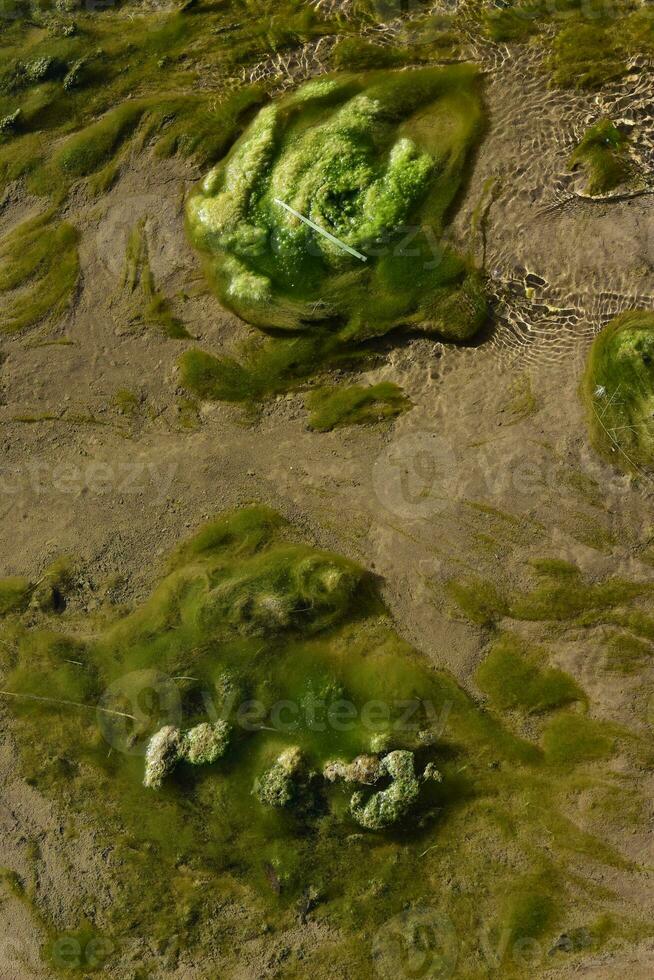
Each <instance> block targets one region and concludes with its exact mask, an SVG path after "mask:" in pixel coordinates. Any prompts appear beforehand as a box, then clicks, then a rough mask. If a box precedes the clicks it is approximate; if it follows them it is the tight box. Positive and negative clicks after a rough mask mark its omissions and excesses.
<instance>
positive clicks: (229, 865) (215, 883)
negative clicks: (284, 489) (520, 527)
mask: <svg viewBox="0 0 654 980" xmlns="http://www.w3.org/2000/svg"><path fill="white" fill-rule="evenodd" d="M22 587H25V586H24V584H23V585H22V586H21V588H22ZM10 591H15V590H12V589H10ZM18 591H20V590H18ZM8 608H9V609H11V608H15V610H16V611H15V613H14V614H13V615H11V614H10V615H9V618H7V619H5V620H3V625H2V651H3V652H2V657H3V664H4V667H5V669H6V671H7V676H6V678H5V680H4V683H3V687H4V690H5V694H6V692H7V691H12V692H14V693H15V694H17V695H22V696H23V697H22V698H21V697H18V698H16V699H12V700H10V701H9V702H8V703H10V704H11V705H12V707H13V709H14V710H15V713H16V721H17V726H18V735H19V739H20V743H21V747H22V753H23V760H24V765H25V768H26V772H27V775H28V777H29V778H30V779H31V780H32V781H33V782H34V783H35V785H37V786H38V787H39V788H40V789H42V790H44V791H48V792H54V793H56V794H58V795H59V796H60V797H61V798H63V801H64V802H65V803H66V804H67V812H68V813H69V814H71V815H72V814H74V813H75V812H77V811H79V812H80V815H81V817H82V820H83V823H85V824H88V821H89V820H93V821H97V826H98V833H99V834H101V843H102V845H103V846H105V841H106V846H108V847H110V849H111V854H112V859H111V862H110V874H111V877H112V880H113V881H114V883H115V887H116V889H117V891H116V894H115V897H114V901H113V903H112V908H111V913H110V918H109V919H107V918H103V917H102V916H100V915H99V916H98V917H99V919H101V920H102V921H94V922H92V923H89V926H90V927H93V928H94V929H97V930H99V931H100V933H101V934H103V935H105V936H107V935H109V936H112V937H119V938H120V941H121V942H125V941H128V940H129V939H130V937H135V938H141V937H143V938H145V937H147V939H148V941H149V942H150V943H151V944H152V945H151V949H152V950H154V948H155V947H158V948H159V950H161V949H163V948H165V949H166V950H167V954H168V955H169V956H170V962H169V967H170V969H171V970H172V969H173V967H174V965H175V961H176V951H177V950H178V949H179V948H182V949H183V948H184V947H185V946H186V947H188V944H195V945H196V946H197V948H201V944H202V942H204V941H206V940H207V938H209V941H210V943H211V945H212V946H215V943H216V942H218V943H219V944H220V948H221V950H224V955H225V957H228V956H229V950H230V949H232V948H234V944H235V941H236V940H239V941H240V940H243V939H244V938H246V937H251V936H252V935H256V934H257V932H258V931H259V930H260V928H261V926H260V924H261V922H262V921H265V922H266V923H267V925H266V930H267V933H268V937H269V939H270V938H271V937H272V935H273V934H274V931H275V930H277V929H284V928H288V927H292V926H294V924H295V923H296V921H297V915H298V909H300V911H301V910H302V909H304V912H302V911H301V914H303V915H306V914H307V910H310V913H311V916H312V918H314V919H315V920H316V921H317V922H318V923H321V924H322V925H324V926H325V927H327V928H328V929H330V930H335V932H334V937H335V938H334V944H335V945H334V946H333V947H331V946H330V955H332V956H333V955H337V956H338V961H339V962H340V963H343V964H344V965H346V966H347V969H348V971H349V975H357V976H359V975H360V976H363V975H367V974H366V971H368V970H369V969H370V963H371V961H370V955H371V953H370V950H371V942H372V938H373V936H374V934H375V932H376V931H377V930H378V929H379V928H380V927H381V926H382V925H383V924H384V923H385V922H386V921H387V919H388V918H389V917H391V916H393V915H395V914H397V913H398V912H399V911H401V910H402V909H403V908H405V907H406V905H407V903H409V904H411V903H415V904H419V905H424V904H428V905H429V906H430V907H433V908H436V909H442V910H443V911H444V912H445V913H446V914H447V915H449V916H451V917H452V919H453V921H455V922H456V923H457V930H459V931H460V933H459V934H460V937H461V942H463V941H464V940H463V937H465V936H467V935H472V934H474V935H478V933H479V921H480V919H479V916H480V914H482V918H483V919H484V923H485V927H484V930H483V935H479V941H482V940H483V936H486V935H487V932H488V930H489V929H491V930H495V931H497V932H501V929H502V927H503V923H504V919H505V917H506V916H509V918H511V916H513V917H515V916H514V913H513V912H511V909H515V907H516V905H517V904H519V903H520V902H521V901H523V900H524V901H527V900H529V901H533V902H536V901H538V902H545V903H547V902H556V910H557V911H556V915H555V916H553V917H552V919H551V921H550V920H548V927H549V928H550V930H551V929H554V928H560V927H562V926H565V924H566V922H567V921H568V920H567V916H568V915H569V911H568V909H569V907H571V906H574V907H575V908H577V910H578V911H577V913H575V919H574V921H577V919H578V916H579V915H581V916H583V917H586V916H588V917H589V918H588V921H590V918H591V917H592V913H593V902H592V901H590V900H589V898H588V895H586V894H585V892H584V890H583V889H581V890H579V887H578V885H577V884H576V882H577V881H578V875H577V874H575V875H572V874H568V872H567V870H566V867H567V866H566V858H565V855H566V854H572V855H574V856H575V862H576V861H577V859H578V857H579V855H583V854H586V853H591V852H592V853H593V856H594V859H595V860H600V861H606V862H609V863H611V864H616V863H617V864H618V865H620V863H621V862H620V858H619V857H618V856H617V855H615V854H613V852H612V851H611V850H610V849H609V848H608V847H606V846H605V845H603V844H602V843H601V841H598V840H595V838H593V837H591V836H590V835H589V834H588V833H585V832H584V831H582V830H580V829H579V828H578V827H575V826H573V825H572V824H570V823H569V822H568V821H566V820H565V819H564V818H563V816H562V814H561V812H560V809H559V808H560V805H561V804H562V803H563V801H564V798H565V794H566V793H567V792H569V791H570V788H571V785H573V784H574V780H575V779H577V778H579V777H578V776H577V775H576V774H575V773H573V772H572V771H571V770H570V769H567V770H565V771H563V770H562V769H561V768H560V767H561V766H562V765H563V762H564V759H565V758H570V762H571V764H573V765H575V766H576V765H577V764H579V765H584V764H585V760H589V761H590V762H591V763H592V762H593V760H594V759H596V758H598V757H599V753H600V751H601V754H602V756H604V755H606V753H607V752H608V751H609V749H610V747H611V746H610V745H608V743H607V744H605V743H604V742H602V743H601V744H600V743H598V742H597V739H596V737H595V734H596V733H595V730H594V729H593V731H592V732H591V731H590V729H588V728H585V729H584V738H585V741H584V751H583V752H582V753H579V752H578V753H577V756H576V757H575V758H574V759H572V758H571V757H570V751H571V750H569V748H568V747H567V746H568V741H569V739H570V734H569V729H570V725H574V724H576V722H570V723H569V724H568V727H567V728H566V727H565V721H563V722H558V723H557V724H558V727H556V728H554V727H550V729H548V732H549V734H548V736H547V738H548V745H547V749H548V753H550V754H551V755H552V764H553V765H554V766H555V767H556V768H555V770H554V769H553V770H552V771H551V772H550V769H549V763H548V757H547V755H544V754H543V752H542V751H541V749H540V748H539V747H538V746H537V745H535V744H530V743H529V742H526V741H524V740H522V739H520V738H517V737H515V736H514V735H511V734H510V733H509V732H508V731H507V730H506V729H505V728H504V727H503V725H502V724H501V723H500V722H499V720H495V719H493V717H492V716H490V715H489V714H486V713H485V712H484V711H482V710H480V709H479V708H478V707H477V706H476V705H475V703H474V702H473V701H472V700H471V699H470V697H469V696H468V695H466V694H465V693H464V692H463V691H462V690H461V689H460V688H459V687H458V685H457V684H456V683H455V682H454V680H453V679H452V678H451V677H450V676H449V675H447V674H446V673H444V672H442V671H436V670H434V669H432V668H431V667H430V665H429V664H428V663H427V662H426V660H425V659H424V658H423V657H421V656H419V655H418V654H417V653H416V652H415V651H414V650H412V649H411V648H410V647H409V646H408V644H406V643H405V642H404V641H402V640H401V639H400V638H399V637H398V636H397V634H396V633H395V632H394V631H393V628H392V624H391V622H390V621H389V619H388V616H387V614H386V613H385V610H384V608H383V606H382V604H381V602H380V600H379V598H378V596H377V595H376V592H375V589H374V587H373V585H372V583H371V581H370V580H369V578H368V576H367V575H366V574H365V573H364V572H363V571H362V569H360V568H359V567H358V566H357V565H355V564H353V563H352V562H350V561H347V560H345V559H343V558H340V557H338V556H336V555H334V554H330V553H327V552H323V551H319V550H318V549H316V548H314V547H310V546H308V545H306V544H303V543H301V542H298V541H297V540H296V538H295V535H294V534H293V532H292V529H291V528H290V527H289V526H287V525H286V524H285V523H284V521H283V520H282V519H281V518H279V517H278V516H277V515H276V514H274V513H273V512H271V511H269V510H267V509H265V508H261V507H253V508H248V509H246V510H244V511H239V512H235V513H233V514H231V515H227V516H226V517H224V518H221V519H219V520H218V521H215V522H214V523H212V524H210V525H208V526H207V527H206V528H204V529H203V530H202V531H201V532H200V533H199V534H197V535H196V536H195V537H194V538H192V539H191V540H190V541H189V542H188V543H187V544H185V545H183V546H182V547H181V548H180V549H179V550H178V551H177V553H176V554H175V556H174V557H173V559H172V561H171V563H170V566H169V571H168V574H167V575H166V576H165V578H164V579H163V581H162V582H161V584H160V585H159V586H158V587H157V589H156V590H155V592H154V593H153V595H152V596H151V598H149V599H148V600H147V601H146V602H145V603H144V604H143V605H141V606H139V607H137V608H136V609H134V610H133V611H132V612H130V613H127V614H124V615H123V616H122V618H118V620H117V621H115V622H112V621H111V619H109V620H107V619H106V618H104V619H102V618H100V619H95V620H88V619H81V620H79V619H78V620H75V619H74V618H72V617H71V618H70V619H67V618H66V617H64V618H63V619H62V618H61V617H55V616H49V617H48V618H47V619H46V620H45V622H44V623H43V624H42V625H41V626H36V625H35V620H34V618H33V617H32V618H31V619H30V620H28V621H26V622H23V620H22V619H21V618H20V612H19V610H20V604H19V605H17V606H15V607H14V606H12V604H11V603H10V604H9V607H8ZM66 624H68V629H67V631H66V632H64V627H65V625H66ZM534 680H537V678H535V675H534V676H532V682H533V681H534ZM536 686H537V685H536ZM534 691H536V687H534ZM568 693H569V694H570V695H571V696H572V695H573V694H574V691H572V689H570V690H569V692H568ZM536 694H538V691H536ZM35 698H47V699H53V700H50V701H38V700H34V699H35ZM539 699H540V700H542V698H541V697H540V695H538V697H536V701H538V700H539ZM547 700H548V706H549V707H552V706H553V704H554V701H553V699H552V698H551V697H548V699H547ZM556 700H557V703H559V704H560V703H563V702H564V700H565V698H561V697H559V698H557V699H556ZM58 702H66V703H65V704H61V703H58ZM96 704H99V705H100V708H101V710H100V712H99V713H98V714H97V715H96V712H95V711H89V710H88V709H86V708H84V707H83V705H90V706H93V705H96ZM75 705H77V706H78V707H75ZM114 712H122V713H123V714H114ZM559 717H561V718H563V719H565V718H566V717H567V715H566V713H564V714H562V715H560V716H559ZM220 720H224V721H227V723H228V725H229V737H228V738H227V739H225V738H224V735H225V729H224V727H221V728H220V751H219V752H214V751H213V750H212V752H211V753H209V757H211V758H215V759H217V761H216V762H215V763H214V764H212V765H208V764H204V765H198V764H197V763H198V761H201V760H200V759H198V758H195V759H192V758H191V757H192V755H193V752H191V751H190V750H189V746H195V745H196V743H198V744H199V741H202V744H203V745H205V746H206V744H208V743H207V741H206V736H207V735H209V736H210V735H211V731H210V730H209V726H210V725H216V723H219V722H220ZM166 725H170V726H172V727H173V728H174V729H178V730H179V731H184V732H188V733H190V734H189V736H188V744H187V748H186V749H185V750H184V751H183V752H182V753H180V758H179V761H178V762H177V764H176V765H175V766H174V767H173V768H171V769H170V771H168V773H167V775H166V777H165V778H164V779H163V780H162V782H161V788H160V789H158V790H154V789H147V788H145V787H144V786H143V778H144V755H143V753H144V750H145V746H146V745H147V744H148V741H149V740H150V739H151V736H152V735H153V734H154V733H155V732H160V731H161V730H162V726H166ZM200 735H202V738H201V739H200ZM192 736H193V737H192ZM566 740H567V741H566ZM225 746H226V747H225ZM195 754H196V755H197V753H195ZM362 754H366V755H365V756H364V762H365V765H367V766H369V765H370V764H371V760H372V763H373V764H377V765H380V768H381V770H382V782H381V783H380V784H379V785H378V786H370V785H366V784H365V783H364V784H357V783H352V782H346V781H343V780H335V781H330V780H328V779H327V778H326V777H325V776H324V774H323V770H325V772H326V769H325V766H326V765H327V764H328V763H332V764H334V763H336V764H337V765H338V764H343V765H345V766H348V765H349V764H350V763H351V762H353V760H355V759H356V758H359V757H361V755H362ZM205 757H207V754H206V753H205ZM376 760H377V761H376ZM360 762H361V759H360ZM194 763H195V764H194ZM332 768H333V766H332ZM426 772H429V773H433V772H435V773H436V775H438V774H440V776H439V778H438V779H437V778H432V777H431V775H430V777H429V778H424V776H423V773H426ZM554 772H556V776H555V778H554ZM295 774H297V778H295ZM584 778H585V779H587V777H584ZM605 778H606V777H605ZM569 783H570V785H568V784H569ZM586 785H590V784H589V783H588V782H587V783H586ZM384 793H385V794H386V795H385V796H382V794H384ZM536 804H537V805H536ZM389 814H390V816H391V817H392V819H393V820H396V818H397V820H396V822H395V823H394V824H392V825H391V826H386V829H382V830H376V829H374V828H375V827H377V826H380V825H381V826H385V825H386V821H387V820H388V819H389ZM369 828H373V829H369ZM489 841H494V842H495V844H496V845H497V847H498V848H499V849H500V852H501V854H502V860H501V862H499V861H498V860H497V858H496V857H494V856H493V855H494V848H493V847H490V848H489ZM559 844H561V845H563V844H564V845H565V846H564V847H563V846H562V847H561V848H560V849H559V850H557V849H556V847H555V848H554V852H555V853H556V854H557V857H556V859H554V858H552V850H553V845H557V847H558V845H559ZM98 846H100V843H99V845H98ZM535 867H536V868H539V869H542V870H541V871H539V872H538V873H536V872H534V871H533V870H532V872H531V873H532V877H533V876H534V874H535V875H536V878H537V879H538V880H537V882H532V884H533V887H532V886H531V885H530V886H529V887H528V888H527V887H526V886H525V884H524V882H523V880H522V877H521V876H522V875H524V873H525V871H526V870H527V869H533V868H535ZM451 875H454V876H455V879H456V880H457V881H459V882H460V885H459V886H458V887H457V888H456V889H451V890H450V889H448V890H445V891H444V890H443V888H442V882H443V877H444V876H446V877H449V876H451ZM530 880H531V879H530ZM562 881H565V882H566V886H567V892H566V897H565V899H562V898H561V893H560V883H561V882H562ZM548 882H550V883H551V882H556V883H557V887H556V888H554V887H550V885H549V884H548ZM534 896H535V897H534ZM93 904H95V903H94V902H93V896H92V895H82V896H80V908H81V909H86V908H88V907H89V906H90V905H93ZM505 907H506V910H505ZM236 909H240V910H241V911H240V913H239V914H240V915H243V914H244V913H243V909H248V910H249V911H248V917H246V919H245V921H240V920H239V919H238V918H234V916H233V915H232V913H233V912H235V910H236ZM596 912H597V909H596V908H595V913H596ZM82 920H83V915H82V913H81V912H80V917H79V922H71V923H69V924H68V927H69V928H70V929H72V930H76V929H77V928H78V927H79V924H80V922H82ZM511 921H513V920H511ZM581 921H582V922H583V921H586V919H585V918H582V920H581ZM257 923H258V924H259V925H257ZM253 930H254V932H253ZM543 932H545V933H547V929H546V928H545V927H543ZM173 935H174V936H175V937H176V940H175V942H170V937H171V936H173ZM554 935H555V934H552V938H554ZM532 938H533V937H532ZM198 944H199V945H198ZM498 945H499V944H498ZM312 955H313V954H312V953H311V952H309V954H308V957H309V958H308V959H307V960H305V961H303V964H302V970H306V969H307V965H308V964H310V962H311V956H312ZM315 955H316V956H318V957H320V955H322V954H321V953H320V951H316V953H315ZM500 956H501V957H504V959H505V960H506V962H504V959H503V962H504V975H507V976H513V975H520V969H519V966H520V964H519V963H518V964H517V965H516V962H514V961H513V960H512V959H511V950H509V951H507V952H506V955H505V952H501V953H500ZM140 959H141V961H143V953H142V952H141V956H140ZM291 966H292V964H289V970H291ZM297 968H298V969H300V964H299V963H298V964H297ZM302 970H300V972H302ZM226 975H229V974H226ZM291 975H292V973H291ZM303 975H306V972H305V973H304V974H303ZM471 975H476V974H474V972H473V973H472V974H471Z"/></svg>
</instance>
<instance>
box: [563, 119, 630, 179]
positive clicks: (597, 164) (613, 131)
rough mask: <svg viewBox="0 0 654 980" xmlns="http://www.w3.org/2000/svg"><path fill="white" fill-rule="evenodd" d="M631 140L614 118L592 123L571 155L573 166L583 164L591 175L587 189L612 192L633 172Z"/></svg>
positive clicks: (588, 174)
mask: <svg viewBox="0 0 654 980" xmlns="http://www.w3.org/2000/svg"><path fill="white" fill-rule="evenodd" d="M627 147H628V140H627V138H626V137H625V136H624V135H623V134H622V133H621V132H620V130H619V129H618V128H617V126H615V124H614V123H613V122H611V120H610V119H601V120H600V121H599V122H597V123H595V124H594V125H593V126H591V127H590V128H589V129H588V130H586V132H585V133H584V136H583V138H582V140H581V142H580V143H579V145H578V146H577V147H576V149H575V151H574V153H573V154H572V156H571V157H570V168H571V169H572V170H574V169H575V168H576V167H583V169H584V170H585V172H586V175H587V177H588V184H587V187H586V193H587V194H590V195H591V196H595V195H597V194H608V193H609V191H612V190H615V188H616V187H620V185H621V184H624V183H625V182H626V181H628V180H629V178H630V177H631V176H632V171H633V168H632V165H631V161H630V158H629V153H628V150H627Z"/></svg>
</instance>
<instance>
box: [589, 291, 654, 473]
mask: <svg viewBox="0 0 654 980" xmlns="http://www.w3.org/2000/svg"><path fill="white" fill-rule="evenodd" d="M582 390H583V398H584V401H585V404H586V408H587V417H588V425H589V430H590V438H591V442H592V444H593V446H594V448H595V449H596V450H597V451H598V452H599V453H601V454H602V455H604V456H607V457H608V458H609V459H610V460H611V462H613V463H614V465H616V466H618V467H620V468H621V469H624V470H626V471H628V472H637V471H638V470H640V469H644V470H649V469H651V467H652V465H653V463H654V314H652V313H650V312H647V311H637V310H634V311H631V312H629V313H625V314H623V315H622V316H619V317H616V319H614V320H612V321H611V322H610V323H609V324H608V325H607V326H606V327H604V329H603V330H602V331H601V332H600V333H599V334H598V335H597V337H596V338H595V340H594V341H593V345H592V347H591V349H590V353H589V355H588V361H587V365H586V371H585V374H584V378H583V388H582Z"/></svg>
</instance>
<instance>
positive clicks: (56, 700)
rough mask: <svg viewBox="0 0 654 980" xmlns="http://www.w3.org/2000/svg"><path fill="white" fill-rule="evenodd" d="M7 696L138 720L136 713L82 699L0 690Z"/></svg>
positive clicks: (0, 692)
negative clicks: (85, 701)
mask: <svg viewBox="0 0 654 980" xmlns="http://www.w3.org/2000/svg"><path fill="white" fill-rule="evenodd" d="M0 694H1V695H3V696H4V697H6V698H28V699H29V700H30V701H49V702H51V703H52V704H65V705H72V706H73V707H74V708H87V710H89V711H102V712H104V714H106V715H118V716H119V717H121V718H131V719H132V721H138V718H136V717H135V716H134V715H128V714H127V713H126V712H125V711H114V710H113V709H112V708H100V707H99V706H97V707H96V705H94V704H84V703H83V702H82V701H63V700H61V699H60V698H45V697H41V696H40V695H38V694H17V693H16V691H0Z"/></svg>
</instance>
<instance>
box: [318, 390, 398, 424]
mask: <svg viewBox="0 0 654 980" xmlns="http://www.w3.org/2000/svg"><path fill="white" fill-rule="evenodd" d="M306 405H307V408H308V409H309V411H310V413H311V414H310V416H309V427H310V428H311V429H315V430H316V431H318V432H329V431H330V430H331V429H334V428H336V427H337V426H342V425H365V424H366V423H369V422H378V421H380V420H382V419H391V418H396V417H397V416H398V415H401V413H402V412H406V411H407V410H408V409H409V408H410V407H411V403H410V401H409V400H408V398H407V397H406V396H405V395H404V393H403V392H402V389H401V388H399V387H398V386H397V385H396V384H393V383H392V382H390V381H382V382H379V384H376V385H368V386H363V385H351V386H350V387H349V388H337V387H326V388H317V389H316V390H315V391H312V392H310V394H309V395H308V396H307V399H306Z"/></svg>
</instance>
